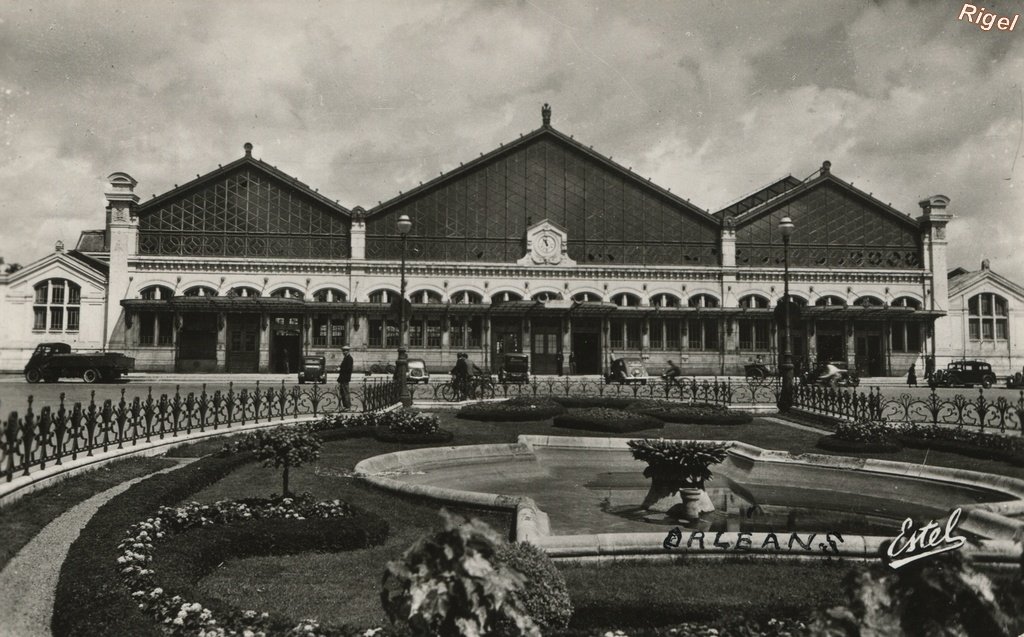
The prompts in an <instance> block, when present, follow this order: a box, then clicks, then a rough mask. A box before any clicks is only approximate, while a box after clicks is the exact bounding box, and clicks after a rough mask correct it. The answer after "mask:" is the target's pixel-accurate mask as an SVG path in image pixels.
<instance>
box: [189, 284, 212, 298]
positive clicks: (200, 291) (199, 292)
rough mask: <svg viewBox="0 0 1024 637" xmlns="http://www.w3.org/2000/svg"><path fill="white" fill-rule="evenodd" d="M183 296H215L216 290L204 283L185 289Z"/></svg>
mask: <svg viewBox="0 0 1024 637" xmlns="http://www.w3.org/2000/svg"><path fill="white" fill-rule="evenodd" d="M184 296H217V290H214V289H213V288H211V287H207V286H205V285H197V286H194V287H190V288H189V289H187V290H185V292H184Z"/></svg>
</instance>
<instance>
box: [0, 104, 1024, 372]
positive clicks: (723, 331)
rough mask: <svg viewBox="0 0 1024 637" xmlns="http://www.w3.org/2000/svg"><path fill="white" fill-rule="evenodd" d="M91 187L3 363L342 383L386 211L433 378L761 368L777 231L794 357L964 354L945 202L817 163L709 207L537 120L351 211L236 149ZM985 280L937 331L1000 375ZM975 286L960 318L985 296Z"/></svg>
mask: <svg viewBox="0 0 1024 637" xmlns="http://www.w3.org/2000/svg"><path fill="white" fill-rule="evenodd" d="M109 183H110V187H109V188H108V191H107V193H106V198H107V202H108V205H107V209H106V223H105V227H104V228H103V229H102V230H96V231H88V232H85V233H83V234H82V236H81V237H80V239H79V242H78V244H77V245H76V246H75V249H73V250H69V251H66V252H64V251H63V250H61V251H58V252H55V253H54V255H50V256H49V257H46V258H44V259H41V260H40V261H38V262H37V263H35V264H32V265H31V266H29V267H26V268H24V269H23V270H21V271H18V272H15V273H13V274H10V275H2V278H0V321H2V322H3V325H5V326H7V327H8V328H9V329H10V333H11V335H12V338H11V339H10V340H9V341H8V343H7V344H6V345H4V346H2V349H0V367H3V368H4V369H8V370H11V369H20V367H21V365H23V364H24V361H25V360H27V357H28V354H29V353H30V352H31V349H32V348H33V347H34V346H35V344H36V343H38V342H46V341H64V342H70V343H71V344H72V345H73V346H74V347H76V348H79V349H101V348H105V349H108V350H112V351H122V352H125V353H126V354H128V355H129V356H133V357H134V358H135V359H136V368H137V369H138V370H149V371H177V372H214V371H216V372H285V371H295V370H296V369H297V368H298V366H299V364H300V361H301V357H302V356H303V355H323V356H325V357H326V358H327V361H328V365H329V366H331V367H332V368H336V366H337V364H338V363H339V361H340V358H341V347H342V345H345V344H348V345H350V346H351V347H352V349H353V355H354V357H355V358H356V368H357V370H358V369H360V368H362V369H367V370H368V369H369V368H370V367H371V366H372V365H374V364H383V363H387V362H390V361H393V359H394V358H395V351H396V348H397V346H398V339H399V329H398V323H397V315H396V312H395V309H396V307H397V306H396V305H395V299H396V298H397V297H398V296H399V289H400V271H401V261H402V254H403V239H402V237H401V236H400V235H399V233H398V230H397V227H396V222H397V220H398V218H399V217H400V216H401V215H408V216H409V217H410V219H411V220H412V229H411V231H410V232H409V233H408V235H407V236H406V238H405V240H404V253H405V274H406V281H407V288H406V289H407V295H406V298H407V299H408V300H409V301H410V303H411V312H410V314H409V317H408V318H409V320H408V324H407V325H408V342H409V352H410V354H409V355H410V357H412V358H422V359H424V360H425V361H426V363H427V366H428V368H429V369H431V370H433V371H441V370H447V369H449V368H451V367H452V366H453V365H454V361H455V356H456V353H458V352H467V353H469V355H470V358H471V360H472V361H473V362H474V363H476V364H477V365H479V366H480V367H482V368H489V369H492V370H497V369H498V368H499V367H500V365H501V362H502V357H503V354H504V353H506V352H524V353H527V354H529V355H530V359H531V368H532V371H533V372H534V373H535V374H557V373H563V374H571V373H572V374H596V373H602V372H604V371H606V370H607V368H608V366H609V363H610V361H611V360H612V359H613V358H618V357H625V358H640V359H643V360H645V361H647V365H648V369H649V371H650V372H651V373H658V372H660V371H662V370H663V369H664V368H665V367H666V365H667V361H669V360H673V361H675V362H676V363H677V364H679V365H680V367H682V368H683V370H684V371H685V372H686V373H688V374H701V375H704V374H708V375H710V374H737V373H742V370H743V366H744V365H745V364H747V363H748V362H753V361H757V360H760V361H763V362H764V363H766V364H767V365H769V366H774V365H776V364H777V363H778V360H779V352H780V332H781V330H780V328H779V327H778V321H776V320H775V316H776V308H777V306H778V304H779V301H780V300H781V299H782V297H783V295H784V284H783V273H784V262H785V261H784V250H785V247H784V242H783V238H782V235H781V233H780V232H779V222H780V220H781V219H782V218H783V217H786V216H788V217H790V218H791V219H792V221H793V223H794V224H795V230H794V232H793V234H792V237H791V240H790V244H789V248H788V263H789V280H790V295H791V299H792V303H793V305H791V318H792V322H791V324H792V329H791V333H792V338H793V349H794V353H795V356H796V357H797V358H798V359H801V360H803V361H806V363H807V364H812V363H814V362H816V361H826V360H828V361H836V360H840V361H846V362H847V363H848V364H849V366H850V368H851V369H856V370H857V371H858V372H859V373H860V374H861V375H864V376H886V375H903V374H905V373H906V370H907V368H908V367H909V366H910V365H911V364H912V363H916V364H918V368H919V369H922V370H923V369H924V365H925V358H926V357H927V356H936V357H937V359H938V362H939V364H940V365H941V364H943V363H944V361H945V360H946V359H948V358H950V357H959V355H960V354H959V352H956V351H954V348H953V347H952V345H951V344H952V343H953V339H954V337H955V335H956V334H960V332H956V331H955V330H954V328H953V326H952V323H951V319H952V318H953V317H952V316H951V315H950V312H951V296H950V289H951V288H950V285H951V284H952V285H954V290H956V291H959V290H960V287H956V286H957V285H959V283H957V278H956V277H955V276H954V277H953V278H948V277H947V270H948V268H947V263H946V261H947V258H946V249H947V239H946V225H947V223H948V221H949V220H950V219H951V214H950V213H949V211H948V209H947V207H948V204H949V200H948V199H947V198H945V197H943V196H941V195H937V196H933V197H930V198H927V199H925V200H924V201H922V202H921V210H920V211H919V212H918V213H917V215H916V216H910V215H908V214H905V213H904V212H901V211H898V210H896V209H894V208H892V207H891V206H889V205H887V204H885V203H883V202H881V201H879V200H877V199H875V198H874V197H872V196H871V195H870V194H868V193H865V192H862V191H860V190H859V189H857V188H855V187H854V186H853V185H852V184H851V183H848V182H846V181H844V180H842V179H840V178H839V177H837V176H836V175H834V174H833V172H832V170H831V166H830V164H829V162H824V163H823V164H822V166H821V168H820V170H819V171H818V172H817V174H815V175H813V176H812V177H809V178H807V179H804V180H800V179H796V178H794V177H792V176H787V177H784V178H782V179H780V180H779V181H777V182H775V183H773V184H771V185H769V186H767V187H765V188H763V189H761V190H759V191H758V192H755V193H753V194H750V195H748V196H746V197H744V198H742V199H740V200H739V201H737V202H735V203H733V204H732V205H730V206H728V207H726V208H724V209H722V210H719V211H717V212H714V213H712V212H709V211H705V210H702V209H701V208H699V207H697V206H695V205H692V204H691V203H689V202H688V201H687V200H686V199H684V198H682V197H679V196H677V195H676V194H673V193H671V192H669V191H668V190H666V189H664V188H662V187H659V186H658V185H656V184H653V183H652V182H651V181H650V180H648V179H645V178H643V177H641V176H640V175H637V174H635V173H634V172H633V171H632V170H630V169H629V168H628V167H624V166H622V165H620V164H618V163H616V162H614V161H612V160H611V159H610V158H609V157H606V156H604V155H601V154H600V153H597V152H595V151H594V150H593V149H592V148H590V147H588V146H585V145H584V144H581V143H580V142H578V141H576V140H575V139H573V138H572V137H570V136H568V135H565V134H563V133H561V132H560V131H558V130H556V129H555V128H554V127H552V125H551V122H550V109H548V108H547V107H546V105H545V108H544V109H543V111H542V125H541V127H540V128H538V129H536V130H534V131H532V132H531V133H529V134H526V135H523V136H522V137H520V138H519V139H517V140H515V141H513V142H511V143H508V144H503V145H501V146H500V147H499V148H497V149H495V150H493V151H492V152H490V153H487V154H484V155H481V156H480V157H477V158H475V159H473V160H472V161H468V162H466V163H464V164H460V165H459V167H458V168H456V169H454V170H452V171H450V172H448V173H445V174H442V175H441V176H439V177H437V178H434V179H433V180H431V181H428V182H426V183H424V184H422V185H420V186H418V187H417V188H415V189H413V190H411V191H409V192H405V193H400V194H399V195H398V196H397V197H394V198H392V199H391V200H389V201H386V202H383V203H381V204H379V205H377V206H375V207H372V208H369V209H364V208H362V207H358V206H357V207H355V208H352V209H349V208H346V207H344V206H341V205H339V204H338V203H337V202H336V201H334V200H331V199H329V198H327V197H325V196H323V195H321V194H320V193H319V192H318V191H317V190H315V189H313V188H311V187H309V186H307V185H305V184H303V183H301V182H299V181H298V180H296V179H295V178H293V177H291V176H289V175H287V174H285V173H284V172H281V171H279V170H278V169H277V168H275V167H273V166H271V165H269V164H267V163H265V162H263V161H262V160H260V159H257V158H255V157H253V155H252V146H251V145H249V144H246V145H245V151H244V155H243V156H242V157H241V158H239V159H237V160H236V161H233V162H231V163H229V164H227V165H224V166H223V167H220V168H218V169H217V170H214V171H212V172H209V173H207V174H206V175H203V176H200V177H198V178H196V179H195V180H192V181H190V182H188V183H186V184H184V185H182V186H179V187H176V188H174V189H173V190H171V191H169V192H166V193H164V194H162V195H160V196H157V197H154V198H153V199H151V200H149V201H146V202H144V203H143V202H140V200H139V197H138V196H137V195H136V194H135V187H136V185H137V183H136V181H135V180H134V179H133V178H132V177H131V176H129V175H128V174H127V173H114V174H112V175H111V176H110V178H109ZM965 272H966V271H964V273H965ZM961 274H963V273H961ZM983 278H984V279H985V280H986V281H988V282H989V285H990V286H992V285H994V286H995V288H998V290H996V289H995V288H993V289H992V290H989V291H988V292H987V293H988V294H990V295H994V296H990V298H989V301H983V300H982V299H981V297H979V298H978V300H977V301H976V302H977V308H976V309H977V312H978V313H977V314H976V315H975V314H970V312H967V314H969V315H970V316H967V315H966V314H965V316H966V318H962V317H959V315H956V316H957V318H956V320H957V321H960V323H961V324H962V325H963V326H966V327H965V328H964V329H965V330H966V331H965V332H964V334H966V335H967V337H966V338H965V339H963V340H966V341H971V340H972V339H973V336H974V335H975V332H974V331H971V330H973V329H974V327H972V326H974V325H975V324H976V325H977V337H978V339H977V340H978V343H979V348H982V346H984V345H985V342H984V341H985V338H987V336H986V335H989V334H990V340H991V342H992V348H995V349H998V348H999V347H1005V351H1006V352H1007V353H1008V354H1007V357H1006V358H1005V365H1003V364H1002V363H999V362H997V361H993V365H994V366H996V367H997V368H1002V367H1006V368H1007V369H1009V368H1011V367H1014V366H1016V367H1018V368H1019V364H1018V362H1019V361H1017V360H1016V359H1015V358H1014V356H1017V357H1018V358H1019V354H1018V353H1017V352H1016V350H1015V349H1014V347H1011V346H1010V344H1009V343H1010V342H1011V339H1012V337H1013V336H1014V333H1015V332H1017V333H1019V329H1022V328H1024V326H1017V324H1016V322H1015V320H1011V318H1012V317H1013V318H1015V317H1016V313H1017V312H1018V311H1019V308H1022V307H1024V290H1021V289H1020V288H1018V287H1017V286H1015V285H1014V284H1012V283H1011V282H1009V281H1006V280H996V281H994V283H993V278H992V277H991V276H988V277H983ZM62 286H63V287H62ZM75 286H77V288H78V289H79V292H78V293H76V296H74V297H72V292H71V290H72V289H74V287H75ZM979 289H980V288H979ZM971 290H973V288H971V289H970V290H967V291H966V292H964V293H962V294H961V293H960V292H957V293H958V294H960V296H958V297H957V299H958V300H957V301H956V302H957V303H960V302H961V301H962V302H963V303H964V304H965V305H964V307H967V306H968V305H969V304H970V303H971V301H970V299H968V298H967V296H968V295H969V296H972V297H973V295H974V294H982V292H980V291H979V292H972V291H971ZM968 293H969V294H968ZM961 297H962V298H961ZM996 297H999V298H1000V299H1002V301H1001V302H997V301H996V300H995V298H996ZM72 298H74V299H76V301H75V303H76V304H77V306H76V307H80V309H76V307H73V306H72V301H71V299H72ZM986 303H987V304H986ZM999 303H1002V304H1001V305H1000V304H999ZM956 307H957V308H958V307H959V305H957V306H956ZM971 307H973V306H971ZM985 308H988V309H990V310H991V314H990V315H984V314H983V312H982V310H983V309H985ZM952 309H954V310H956V308H952ZM968 309H970V308H968ZM72 310H75V316H76V320H77V322H76V323H72V321H71V312H72ZM1004 310H1005V312H1006V316H1005V319H1006V320H1005V321H1002V322H1000V320H999V319H1001V318H1004V317H1001V316H1000V315H999V314H998V312H1000V311H1004ZM956 311H958V310H956ZM1011 315H1012V317H1011ZM986 316H987V318H989V319H991V320H989V321H988V322H986V321H985V320H984V318H985V317H986ZM961 318H962V320H961ZM975 319H977V320H976V321H975ZM972 321H974V322H972ZM954 322H955V321H954ZM1004 323H1005V327H1000V325H1003V324H1004ZM985 325H988V326H989V327H985ZM989 330H990V331H989ZM1000 339H1002V340H1000ZM1003 341H1005V343H1004V342H1003ZM979 351H986V352H987V351H988V350H984V349H980V350H979ZM1000 351H1002V350H1000ZM1004 371H1005V370H1004Z"/></svg>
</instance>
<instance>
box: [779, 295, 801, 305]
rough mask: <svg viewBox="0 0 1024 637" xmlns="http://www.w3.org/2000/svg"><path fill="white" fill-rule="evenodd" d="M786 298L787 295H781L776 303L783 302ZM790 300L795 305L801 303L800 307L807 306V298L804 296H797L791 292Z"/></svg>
mask: <svg viewBox="0 0 1024 637" xmlns="http://www.w3.org/2000/svg"><path fill="white" fill-rule="evenodd" d="M784 298H786V297H785V296H780V297H779V299H778V300H777V301H776V304H778V303H782V300H783V299H784ZM789 302H790V303H792V304H793V305H799V306H800V307H807V299H805V298H804V297H802V296H797V295H795V294H790V295H789Z"/></svg>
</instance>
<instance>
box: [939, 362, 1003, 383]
mask: <svg viewBox="0 0 1024 637" xmlns="http://www.w3.org/2000/svg"><path fill="white" fill-rule="evenodd" d="M931 382H932V383H933V384H934V385H936V386H938V387H973V386H975V385H981V386H982V387H984V388H985V389H988V388H989V387H991V386H992V385H994V384H995V383H996V375H995V373H994V372H993V371H992V366H991V365H989V364H988V363H986V362H985V361H967V360H964V361H953V362H952V363H950V364H949V365H946V369H940V370H938V371H936V372H935V373H934V374H932V380H931Z"/></svg>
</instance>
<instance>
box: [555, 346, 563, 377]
mask: <svg viewBox="0 0 1024 637" xmlns="http://www.w3.org/2000/svg"><path fill="white" fill-rule="evenodd" d="M563 362H565V361H564V359H563V357H562V350H558V353H557V354H555V367H557V368H558V375H559V376H561V375H562V363H563Z"/></svg>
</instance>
